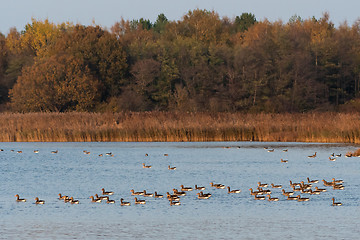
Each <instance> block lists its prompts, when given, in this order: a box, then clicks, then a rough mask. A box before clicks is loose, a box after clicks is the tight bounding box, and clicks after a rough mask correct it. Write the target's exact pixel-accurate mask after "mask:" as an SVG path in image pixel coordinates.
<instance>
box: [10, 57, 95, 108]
mask: <svg viewBox="0 0 360 240" xmlns="http://www.w3.org/2000/svg"><path fill="white" fill-rule="evenodd" d="M99 89H101V88H100V83H99V82H98V81H97V80H96V79H95V78H94V77H93V76H92V75H91V74H90V70H89V69H88V68H87V66H86V65H85V64H84V63H83V62H82V61H81V60H80V59H78V58H74V57H72V56H69V55H59V56H52V57H49V58H43V59H41V60H40V61H37V62H36V63H35V64H34V65H33V66H31V67H26V68H25V69H24V70H23V72H22V75H21V76H20V77H19V78H18V81H17V83H16V84H15V86H14V88H13V89H12V90H10V96H11V103H12V106H13V108H14V109H16V110H17V111H21V112H34V111H57V112H64V111H72V110H77V111H90V110H92V109H93V108H94V106H95V104H96V103H97V102H98V101H99V96H100V92H99Z"/></svg>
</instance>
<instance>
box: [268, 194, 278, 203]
mask: <svg viewBox="0 0 360 240" xmlns="http://www.w3.org/2000/svg"><path fill="white" fill-rule="evenodd" d="M266 196H267V197H268V198H269V201H272V202H277V201H279V198H276V197H273V198H272V197H271V196H270V194H268V195H266Z"/></svg>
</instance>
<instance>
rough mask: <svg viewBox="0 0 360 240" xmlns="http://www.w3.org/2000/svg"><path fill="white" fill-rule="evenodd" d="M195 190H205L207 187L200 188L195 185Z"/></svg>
mask: <svg viewBox="0 0 360 240" xmlns="http://www.w3.org/2000/svg"><path fill="white" fill-rule="evenodd" d="M195 190H205V187H199V186H198V185H196V184H195Z"/></svg>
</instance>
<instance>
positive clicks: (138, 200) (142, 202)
mask: <svg viewBox="0 0 360 240" xmlns="http://www.w3.org/2000/svg"><path fill="white" fill-rule="evenodd" d="M134 199H135V204H145V203H146V202H145V200H140V199H137V198H136V197H135V198H134Z"/></svg>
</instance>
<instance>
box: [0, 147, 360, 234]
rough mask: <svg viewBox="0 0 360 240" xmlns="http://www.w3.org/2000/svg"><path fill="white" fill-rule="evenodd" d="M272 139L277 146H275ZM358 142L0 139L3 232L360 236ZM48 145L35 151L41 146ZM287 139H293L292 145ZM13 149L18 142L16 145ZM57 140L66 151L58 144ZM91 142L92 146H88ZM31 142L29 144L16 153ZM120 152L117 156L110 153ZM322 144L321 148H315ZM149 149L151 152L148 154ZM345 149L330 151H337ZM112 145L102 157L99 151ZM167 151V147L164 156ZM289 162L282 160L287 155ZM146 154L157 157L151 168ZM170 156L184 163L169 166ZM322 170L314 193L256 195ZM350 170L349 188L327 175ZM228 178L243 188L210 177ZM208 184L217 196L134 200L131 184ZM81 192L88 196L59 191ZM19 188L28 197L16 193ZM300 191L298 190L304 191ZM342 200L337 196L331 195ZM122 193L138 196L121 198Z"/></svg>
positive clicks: (150, 188)
mask: <svg viewBox="0 0 360 240" xmlns="http://www.w3.org/2000/svg"><path fill="white" fill-rule="evenodd" d="M264 147H269V148H273V149H274V152H268V151H267V150H265V149H264ZM358 147H359V146H355V145H345V144H314V143H259V142H210V143H208V142H206V143H103V142H101V143H0V148H1V149H3V150H4V151H1V152H0V179H1V180H0V183H1V184H0V186H1V191H0V216H1V218H0V239H15V238H17V239H104V238H108V239H120V238H121V239H124V238H125V239H134V238H138V239H164V238H169V237H170V238H172V239H200V238H208V239H259V238H264V239H283V238H288V239H305V238H309V239H357V237H358V236H359V234H360V230H359V229H360V228H359V227H358V225H359V223H360V211H359V210H360V204H359V203H360V201H359V200H360V181H359V180H360V158H357V157H353V158H345V157H344V155H345V153H346V152H348V151H354V150H356V149H357V148H358ZM35 149H36V150H39V153H34V150H35ZM283 149H288V151H287V152H283ZM11 150H14V151H11ZM54 150H58V153H57V154H53V153H51V151H54ZM84 150H86V151H90V154H84V153H83V151H84ZM17 151H22V153H17ZM109 152H111V153H112V154H113V156H108V155H105V153H109ZM314 152H317V157H316V158H308V157H307V156H308V155H312V154H314ZM146 153H147V154H148V156H145V154H146ZM332 153H335V154H342V156H341V157H338V158H337V160H336V161H329V160H328V158H329V156H330V154H332ZM99 154H103V156H102V157H100V156H98V155H99ZM164 154H168V156H164ZM281 158H283V159H287V160H288V163H281V161H280V159H281ZM142 163H145V164H146V165H152V168H150V169H144V168H143V167H142ZM168 165H170V166H176V168H177V169H176V170H174V171H172V170H168ZM307 177H309V178H310V179H318V180H320V182H319V183H317V184H314V186H318V187H319V188H326V189H327V190H328V191H327V192H324V193H321V194H320V195H309V194H301V195H302V196H303V197H309V198H310V201H309V202H297V201H288V200H285V197H284V196H283V195H281V189H273V188H271V187H268V189H271V190H272V194H271V196H272V197H278V198H279V201H278V202H270V201H267V200H254V198H253V196H251V195H250V191H249V188H254V189H256V187H257V183H258V182H259V181H260V182H263V183H268V184H271V183H274V184H282V185H283V188H284V189H285V190H286V191H289V190H291V188H290V185H289V180H292V181H293V182H300V181H305V182H306V179H307ZM332 178H336V179H343V180H344V186H345V189H344V190H333V189H332V188H331V187H324V186H323V184H322V182H321V180H322V179H325V180H327V181H331V179H332ZM210 182H214V183H221V184H224V185H226V186H230V187H231V188H232V189H241V190H242V192H241V193H237V194H228V193H227V189H215V188H212V187H210ZM182 184H183V185H184V186H186V187H194V185H195V184H197V185H198V186H205V187H206V190H205V191H204V192H205V193H208V192H210V193H211V194H212V197H211V198H209V199H207V200H199V199H197V195H196V193H197V192H199V191H191V192H188V193H187V195H186V196H183V197H180V198H181V200H180V202H181V205H180V206H170V204H169V202H168V200H167V199H166V198H162V199H155V198H152V197H143V196H140V197H139V198H140V199H145V200H146V204H145V205H135V204H134V196H132V195H131V193H130V190H131V189H134V190H135V191H143V190H146V191H147V192H151V193H154V191H157V192H158V193H160V194H166V192H171V193H172V192H173V191H172V189H173V188H177V189H178V190H180V185H182ZM102 188H105V190H107V191H114V192H115V193H114V195H112V196H110V199H114V200H116V203H115V204H107V203H105V202H101V203H92V202H91V200H90V199H89V197H90V196H91V195H94V194H95V193H97V194H99V195H101V189H102ZM58 193H62V194H64V195H68V196H73V197H74V198H75V199H78V200H79V201H80V204H79V205H75V204H73V205H72V204H70V203H64V202H63V201H59V200H58V199H57V197H58ZM15 194H19V195H20V197H21V198H26V199H27V202H25V203H22V202H21V203H18V202H16V201H15V197H14V195H15ZM296 195H297V194H296ZM35 197H39V198H40V199H43V200H45V201H46V203H45V205H36V204H34V198H35ZM332 197H335V199H336V201H340V202H342V204H343V205H342V206H337V207H334V206H332V205H331V203H332V202H331V198H332ZM120 198H124V200H125V201H130V202H131V206H127V207H125V206H120V201H119V200H120Z"/></svg>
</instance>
